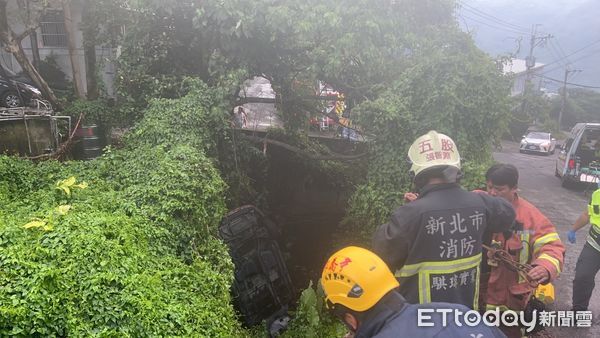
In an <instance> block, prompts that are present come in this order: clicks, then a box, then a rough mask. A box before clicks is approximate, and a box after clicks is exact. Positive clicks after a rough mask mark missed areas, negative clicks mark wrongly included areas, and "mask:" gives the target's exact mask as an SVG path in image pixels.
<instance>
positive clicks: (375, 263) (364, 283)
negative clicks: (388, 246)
mask: <svg viewBox="0 0 600 338" xmlns="http://www.w3.org/2000/svg"><path fill="white" fill-rule="evenodd" d="M321 285H322V286H323V291H325V296H326V298H325V300H326V302H327V306H328V307H329V308H330V309H332V308H335V306H336V305H343V306H345V307H347V308H349V309H351V310H354V311H357V312H362V311H366V310H368V309H370V308H371V307H373V306H374V305H375V304H376V303H377V302H378V301H379V300H380V299H381V298H382V297H383V296H384V295H385V294H386V293H388V292H389V291H390V290H392V289H394V288H397V287H398V286H400V284H399V283H398V281H397V280H396V278H395V277H394V275H393V274H392V272H391V271H390V269H389V268H388V267H387V265H386V264H385V263H384V262H383V260H382V259H381V258H379V256H377V255H376V254H374V253H372V252H371V251H369V250H367V249H363V248H359V247H356V246H349V247H346V248H344V249H341V250H340V251H338V252H336V253H335V254H333V255H332V256H331V257H330V258H329V260H328V261H327V263H326V264H325V267H324V268H323V274H322V275H321Z"/></svg>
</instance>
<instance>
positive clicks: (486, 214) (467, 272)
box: [373, 184, 515, 309]
mask: <svg viewBox="0 0 600 338" xmlns="http://www.w3.org/2000/svg"><path fill="white" fill-rule="evenodd" d="M514 218H515V212H514V210H513V207H512V206H511V205H510V203H509V202H507V201H506V200H504V199H501V198H496V197H492V196H488V195H485V194H478V193H474V192H468V191H465V190H464V189H462V188H461V187H460V186H459V185H457V184H436V185H429V186H426V187H424V188H423V189H422V190H421V194H420V196H419V198H418V199H417V200H416V201H414V202H410V203H408V204H405V205H403V206H401V207H400V208H398V209H397V210H395V211H394V213H393V215H392V217H391V220H390V221H389V222H388V223H386V224H383V225H381V226H380V227H379V228H378V229H377V231H376V233H375V235H374V237H373V251H374V252H375V253H377V254H378V255H379V256H380V257H381V258H382V259H383V260H384V261H385V262H386V263H387V264H388V265H389V267H390V269H391V270H392V271H395V275H396V277H397V278H399V281H400V292H401V293H402V295H403V296H404V297H405V298H406V299H407V301H408V302H409V303H429V302H448V303H457V304H463V305H465V306H467V307H469V308H473V309H476V308H477V303H478V296H479V295H478V293H479V273H480V271H479V269H480V263H481V244H482V237H483V235H484V233H485V232H486V231H490V232H503V231H507V230H508V229H509V228H510V226H511V225H512V223H513V221H514Z"/></svg>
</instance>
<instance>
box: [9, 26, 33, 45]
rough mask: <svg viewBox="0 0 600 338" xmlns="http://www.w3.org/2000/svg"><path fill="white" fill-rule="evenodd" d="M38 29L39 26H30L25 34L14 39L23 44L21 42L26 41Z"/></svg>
mask: <svg viewBox="0 0 600 338" xmlns="http://www.w3.org/2000/svg"><path fill="white" fill-rule="evenodd" d="M38 27H39V25H35V26H29V27H27V29H26V30H25V31H24V32H23V33H21V34H19V35H17V36H15V37H14V39H15V40H16V41H18V42H21V41H23V39H25V38H26V37H27V36H29V34H31V33H33V32H35V30H36V29H37V28H38Z"/></svg>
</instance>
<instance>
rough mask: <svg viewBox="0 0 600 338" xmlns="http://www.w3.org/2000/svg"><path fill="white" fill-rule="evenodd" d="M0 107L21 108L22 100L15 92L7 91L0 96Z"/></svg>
mask: <svg viewBox="0 0 600 338" xmlns="http://www.w3.org/2000/svg"><path fill="white" fill-rule="evenodd" d="M0 106H2V107H6V108H16V107H22V106H23V100H21V97H20V96H19V94H18V93H17V92H15V91H12V90H9V91H6V92H4V93H3V94H2V95H1V96H0Z"/></svg>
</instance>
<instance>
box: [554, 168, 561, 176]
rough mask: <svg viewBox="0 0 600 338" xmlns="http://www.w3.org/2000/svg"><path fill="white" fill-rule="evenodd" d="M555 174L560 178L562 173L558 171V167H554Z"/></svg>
mask: <svg viewBox="0 0 600 338" xmlns="http://www.w3.org/2000/svg"><path fill="white" fill-rule="evenodd" d="M554 176H556V177H558V178H560V173H559V172H558V168H557V167H554Z"/></svg>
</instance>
